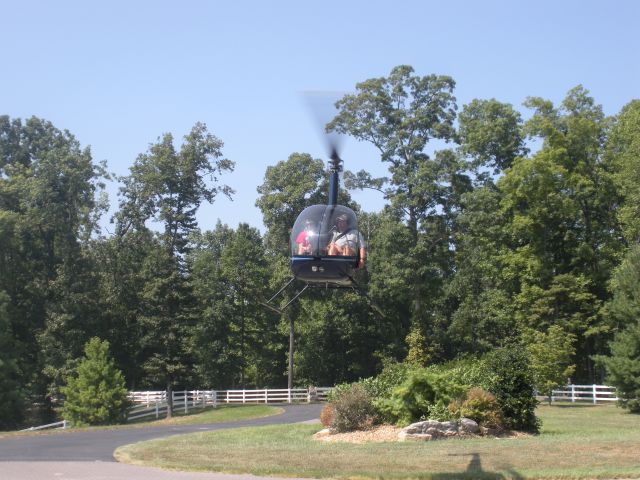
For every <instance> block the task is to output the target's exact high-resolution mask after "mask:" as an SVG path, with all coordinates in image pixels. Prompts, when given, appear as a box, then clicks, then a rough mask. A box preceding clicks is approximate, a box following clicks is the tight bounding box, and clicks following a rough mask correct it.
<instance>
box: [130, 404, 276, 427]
mask: <svg viewBox="0 0 640 480" xmlns="http://www.w3.org/2000/svg"><path fill="white" fill-rule="evenodd" d="M282 412H283V410H282V408H280V407H271V406H269V405H218V406H217V407H216V408H206V409H204V410H203V409H202V408H191V409H189V413H188V414H187V415H185V414H184V413H183V412H182V411H176V412H175V413H174V414H173V417H172V418H170V419H166V418H161V419H159V420H156V419H154V420H152V421H145V422H136V423H135V425H144V426H145V427H146V426H151V425H195V424H198V423H222V422H233V421H236V420H248V419H250V418H260V417H268V416H270V415H277V414H279V413H282Z"/></svg>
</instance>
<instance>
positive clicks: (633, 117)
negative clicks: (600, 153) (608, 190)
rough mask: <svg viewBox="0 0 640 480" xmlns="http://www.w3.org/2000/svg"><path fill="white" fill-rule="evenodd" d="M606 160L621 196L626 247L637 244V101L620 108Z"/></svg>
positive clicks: (639, 198)
mask: <svg viewBox="0 0 640 480" xmlns="http://www.w3.org/2000/svg"><path fill="white" fill-rule="evenodd" d="M606 159H607V161H608V164H610V165H611V167H612V170H613V173H614V178H615V183H616V186H617V187H618V189H619V192H620V194H621V195H622V203H621V205H620V208H619V209H618V219H619V221H620V224H621V226H622V232H623V234H624V237H625V239H626V240H627V242H629V243H638V242H640V212H639V211H638V208H639V207H638V205H640V100H633V101H631V102H629V103H628V104H627V105H625V106H624V108H623V109H622V111H621V112H620V114H619V115H618V117H617V121H616V124H615V125H614V126H613V128H612V131H611V133H610V136H609V139H608V142H607V152H606Z"/></svg>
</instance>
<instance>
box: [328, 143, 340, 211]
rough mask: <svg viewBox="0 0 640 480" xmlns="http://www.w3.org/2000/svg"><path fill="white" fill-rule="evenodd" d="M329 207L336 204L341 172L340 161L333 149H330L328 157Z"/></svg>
mask: <svg viewBox="0 0 640 480" xmlns="http://www.w3.org/2000/svg"><path fill="white" fill-rule="evenodd" d="M329 158H330V159H331V161H330V162H329V172H330V174H331V176H330V177H329V205H337V204H338V188H339V187H340V172H341V171H342V159H341V158H340V157H339V156H338V151H337V150H336V149H335V147H334V148H332V149H331V156H330V157H329Z"/></svg>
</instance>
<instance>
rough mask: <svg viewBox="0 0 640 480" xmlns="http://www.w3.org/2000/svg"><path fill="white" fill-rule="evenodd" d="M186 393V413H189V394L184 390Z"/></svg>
mask: <svg viewBox="0 0 640 480" xmlns="http://www.w3.org/2000/svg"><path fill="white" fill-rule="evenodd" d="M183 394H184V414H185V415H186V414H187V413H189V395H187V391H186V390H185V391H184V392H183Z"/></svg>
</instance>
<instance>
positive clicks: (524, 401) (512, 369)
mask: <svg viewBox="0 0 640 480" xmlns="http://www.w3.org/2000/svg"><path fill="white" fill-rule="evenodd" d="M486 368H487V375H486V377H485V378H484V379H483V380H482V384H481V386H482V387H483V388H484V389H485V390H488V391H490V392H491V393H493V394H494V395H495V397H496V400H497V402H498V405H499V406H500V411H501V412H502V420H503V421H504V426H505V427H506V428H509V429H512V430H523V431H528V432H537V431H538V430H539V428H540V421H539V420H538V418H537V417H536V415H535V409H536V406H537V405H538V401H537V400H536V398H535V396H534V379H533V373H532V371H531V369H530V367H529V356H528V354H527V351H526V350H525V349H524V348H523V347H521V346H510V347H504V348H500V349H498V350H495V351H493V352H491V353H490V354H488V355H487V357H486Z"/></svg>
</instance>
